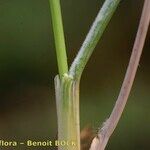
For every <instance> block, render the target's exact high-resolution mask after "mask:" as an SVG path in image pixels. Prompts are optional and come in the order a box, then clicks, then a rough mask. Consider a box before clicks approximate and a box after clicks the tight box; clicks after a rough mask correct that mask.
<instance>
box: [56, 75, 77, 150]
mask: <svg viewBox="0 0 150 150" xmlns="http://www.w3.org/2000/svg"><path fill="white" fill-rule="evenodd" d="M55 91H56V104H57V119H58V141H68V142H69V145H65V146H62V145H60V146H58V150H80V123H79V82H78V81H74V80H73V79H72V78H70V77H69V76H68V75H65V76H63V78H62V81H60V79H59V77H58V76H56V78H55Z"/></svg>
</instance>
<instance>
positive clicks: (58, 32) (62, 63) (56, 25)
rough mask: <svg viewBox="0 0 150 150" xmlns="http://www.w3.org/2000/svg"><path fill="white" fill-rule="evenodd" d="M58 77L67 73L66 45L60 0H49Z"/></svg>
mask: <svg viewBox="0 0 150 150" xmlns="http://www.w3.org/2000/svg"><path fill="white" fill-rule="evenodd" d="M49 3H50V10H51V16H52V24H53V32H54V39H55V47H56V55H57V62H58V70H59V75H60V78H62V76H63V75H64V74H65V73H68V63H67V54H66V45H65V38H64V30H63V23H62V14H61V7H60V0H49Z"/></svg>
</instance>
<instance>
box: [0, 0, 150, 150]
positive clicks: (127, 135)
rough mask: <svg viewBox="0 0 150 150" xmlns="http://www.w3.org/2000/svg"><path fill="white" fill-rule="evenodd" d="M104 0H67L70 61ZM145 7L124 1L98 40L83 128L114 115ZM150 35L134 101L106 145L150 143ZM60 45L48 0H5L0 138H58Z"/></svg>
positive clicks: (87, 79) (142, 146)
mask: <svg viewBox="0 0 150 150" xmlns="http://www.w3.org/2000/svg"><path fill="white" fill-rule="evenodd" d="M103 2H104V0H61V4H62V13H63V20H64V28H65V36H66V44H67V49H68V61H69V64H71V62H72V60H73V58H74V57H75V55H76V53H77V51H78V50H79V48H80V46H81V44H82V42H83V40H84V38H85V36H86V34H87V32H88V30H89V28H90V26H91V24H92V22H93V20H94V18H95V16H96V14H97V12H98V10H99V8H100V7H101V5H102V3H103ZM142 6H143V0H122V2H121V3H120V5H119V7H118V9H117V11H116V13H115V15H114V16H113V19H112V20H111V22H110V24H109V26H108V28H107V29H106V31H105V33H104V35H103V37H102V39H101V41H100V42H99V44H98V46H97V47H96V49H95V51H94V53H93V55H92V57H91V59H90V61H89V63H88V65H87V67H86V69H85V71H84V74H83V76H82V82H81V96H80V97H81V101H80V104H81V107H80V111H81V128H84V127H85V126H87V125H90V126H92V127H93V128H94V130H95V132H96V131H97V130H98V128H99V126H100V125H101V124H102V122H103V121H104V120H105V119H106V118H107V117H108V116H109V114H110V112H111V110H112V108H113V105H114V103H115V101H116V98H117V95H118V93H119V89H120V86H121V83H122V81H123V78H124V74H125V71H126V67H127V64H128V61H129V57H130V54H131V50H132V46H133V42H134V39H135V35H136V31H137V27H138V23H139V19H140V14H141V10H142ZM149 37H150V33H149V34H148V36H147V41H146V44H145V48H144V53H143V55H142V59H141V62H140V65H139V69H138V73H137V76H136V80H135V82H134V86H133V89H132V92H131V95H130V98H129V101H128V104H127V106H126V109H125V111H124V113H123V116H122V119H121V121H120V122H119V125H118V127H117V129H116V130H115V133H114V134H113V136H112V138H111V140H110V142H109V144H108V146H107V148H106V149H107V150H120V149H122V150H149V149H150V143H149V139H150V78H149V76H150V67H149V66H150V61H149V60H150V58H149V57H150V38H149ZM54 47H55V46H54V40H53V33H52V26H51V19H50V11H49V3H48V0H0V139H11V140H12V139H15V140H18V141H22V140H26V139H34V140H36V139H37V140H44V139H50V140H55V139H56V137H57V119H56V108H55V95H54V83H53V79H54V77H55V75H56V74H57V72H58V71H57V63H56V56H55V48H54ZM8 149H9V148H8ZM16 149H18V150H24V149H27V148H26V147H23V146H20V147H18V148H16ZM32 149H33V148H32ZM35 149H38V148H35ZM39 149H40V150H42V149H43V150H44V149H46V148H39ZM47 149H48V148H47ZM49 149H50V148H49ZM52 149H53V148H52Z"/></svg>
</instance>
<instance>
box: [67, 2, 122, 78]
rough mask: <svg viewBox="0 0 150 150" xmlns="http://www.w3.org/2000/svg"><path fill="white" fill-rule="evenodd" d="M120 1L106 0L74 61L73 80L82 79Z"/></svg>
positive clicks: (72, 67) (71, 69)
mask: <svg viewBox="0 0 150 150" xmlns="http://www.w3.org/2000/svg"><path fill="white" fill-rule="evenodd" d="M119 2H120V0H106V1H105V3H104V5H103V6H102V8H101V10H100V11H99V13H98V15H97V17H96V19H95V21H94V23H93V25H92V27H91V29H90V31H89V33H88V35H87V37H86V39H85V41H84V43H83V45H82V47H81V49H80V50H79V53H78V54H77V56H76V58H75V60H74V61H73V63H72V65H71V68H70V71H69V74H70V75H71V76H72V77H73V78H80V77H81V74H82V72H83V70H84V68H85V66H86V64H87V62H88V60H89V58H90V56H91V54H92V52H93V50H94V48H95V47H96V44H97V43H98V41H99V39H100V38H101V36H102V34H103V32H104V30H105V28H106V26H107V25H108V23H109V21H110V19H111V17H112V15H113V14H114V12H115V10H116V8H117V6H118V4H119Z"/></svg>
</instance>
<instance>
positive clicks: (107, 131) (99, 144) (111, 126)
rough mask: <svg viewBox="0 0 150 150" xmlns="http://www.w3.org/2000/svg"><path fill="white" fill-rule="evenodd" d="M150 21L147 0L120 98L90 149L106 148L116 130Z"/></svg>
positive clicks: (99, 149)
mask: <svg viewBox="0 0 150 150" xmlns="http://www.w3.org/2000/svg"><path fill="white" fill-rule="evenodd" d="M149 22H150V0H145V2H144V7H143V12H142V16H141V20H140V24H139V28H138V32H137V35H136V39H135V43H134V47H133V50H132V54H131V58H130V62H129V65H128V68H127V72H126V75H125V78H124V82H123V84H122V87H121V90H120V93H119V96H118V99H117V101H116V104H115V106H114V109H113V111H112V113H111V115H110V117H109V119H108V120H107V121H106V122H105V123H104V126H103V127H102V129H101V130H100V131H99V133H98V136H97V137H95V138H94V139H93V142H92V145H91V148H90V150H104V149H105V147H106V145H107V142H108V140H109V138H110V136H111V135H112V133H113V131H114V130H115V128H116V126H117V124H118V122H119V119H120V117H121V115H122V112H123V110H124V108H125V105H126V102H127V100H128V97H129V94H130V91H131V88H132V85H133V82H134V79H135V75H136V72H137V68H138V65H139V61H140V57H141V54H142V50H143V47H144V43H145V39H146V35H147V31H148V27H149Z"/></svg>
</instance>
